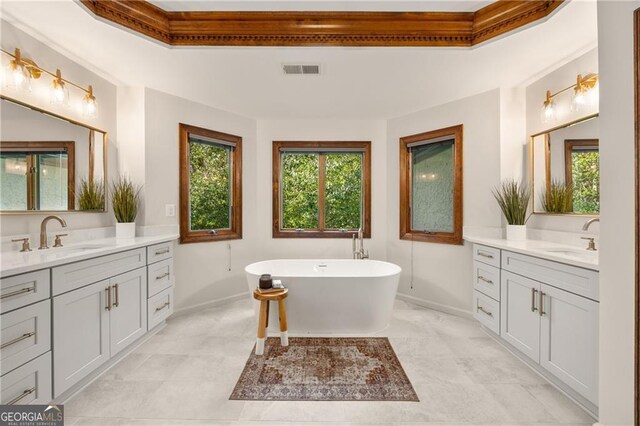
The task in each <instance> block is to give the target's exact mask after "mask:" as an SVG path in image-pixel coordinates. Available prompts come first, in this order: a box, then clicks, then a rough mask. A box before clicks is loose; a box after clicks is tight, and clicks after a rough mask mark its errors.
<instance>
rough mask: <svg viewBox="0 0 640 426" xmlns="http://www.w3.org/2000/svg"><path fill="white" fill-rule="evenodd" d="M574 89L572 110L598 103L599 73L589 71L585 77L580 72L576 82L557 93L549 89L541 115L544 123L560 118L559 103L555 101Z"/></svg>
mask: <svg viewBox="0 0 640 426" xmlns="http://www.w3.org/2000/svg"><path fill="white" fill-rule="evenodd" d="M572 89H573V96H572V98H571V110H572V111H580V110H581V109H582V108H584V107H585V106H588V105H596V104H597V103H598V74H594V73H589V74H587V75H585V76H584V77H583V76H582V74H578V76H577V77H576V83H575V84H572V85H571V86H569V87H565V88H564V89H562V90H560V91H558V92H556V93H551V91H549V90H547V93H546V95H545V100H544V103H543V105H542V113H541V117H540V118H541V120H542V122H543V123H549V122H552V121H555V120H557V119H558V105H557V103H556V102H555V98H556V97H557V96H558V95H561V94H562V93H564V92H567V91H569V90H572Z"/></svg>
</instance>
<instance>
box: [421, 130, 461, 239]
mask: <svg viewBox="0 0 640 426" xmlns="http://www.w3.org/2000/svg"><path fill="white" fill-rule="evenodd" d="M453 162H454V160H453V140H448V141H444V142H437V143H431V144H426V145H419V146H416V147H414V148H411V175H412V177H411V179H412V182H411V188H412V194H411V201H412V203H411V204H412V208H411V211H412V214H411V228H412V229H417V230H424V231H429V232H453V185H454V175H453Z"/></svg>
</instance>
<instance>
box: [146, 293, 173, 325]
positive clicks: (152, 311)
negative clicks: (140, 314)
mask: <svg viewBox="0 0 640 426" xmlns="http://www.w3.org/2000/svg"><path fill="white" fill-rule="evenodd" d="M147 309H148V318H147V324H148V329H149V330H151V329H152V328H153V327H155V326H156V325H158V324H160V323H161V322H162V321H164V320H165V319H167V317H168V316H169V315H171V314H172V313H173V286H172V287H169V288H168V289H166V290H164V291H162V292H160V293H158V294H156V295H155V296H153V297H151V298H150V299H149V303H148V304H147Z"/></svg>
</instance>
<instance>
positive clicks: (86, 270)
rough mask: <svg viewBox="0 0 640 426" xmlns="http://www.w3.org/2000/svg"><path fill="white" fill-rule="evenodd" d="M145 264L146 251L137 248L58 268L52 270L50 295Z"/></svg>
mask: <svg viewBox="0 0 640 426" xmlns="http://www.w3.org/2000/svg"><path fill="white" fill-rule="evenodd" d="M146 263H147V256H146V250H145V249H144V248H139V249H135V250H128V251H123V252H120V253H114V254H109V255H107V256H101V257H96V258H93V259H88V260H83V261H81V262H76V263H70V264H68V265H63V266H58V267H55V268H53V269H52V286H51V287H52V293H53V295H54V296H56V295H58V294H62V293H66V292H67V291H71V290H74V289H76V288H80V287H82V286H85V285H87V284H92V283H95V282H98V281H101V280H104V279H107V278H110V277H113V276H114V275H118V274H122V273H124V272H127V271H132V270H134V269H137V268H140V267H142V266H145V265H146Z"/></svg>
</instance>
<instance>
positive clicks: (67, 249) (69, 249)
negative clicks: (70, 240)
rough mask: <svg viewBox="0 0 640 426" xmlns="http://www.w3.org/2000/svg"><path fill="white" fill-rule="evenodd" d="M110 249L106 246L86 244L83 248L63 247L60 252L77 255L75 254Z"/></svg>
mask: <svg viewBox="0 0 640 426" xmlns="http://www.w3.org/2000/svg"><path fill="white" fill-rule="evenodd" d="M107 247H109V246H108V245H106V244H84V245H81V246H70V247H62V248H60V249H58V250H60V251H64V252H65V253H75V252H83V251H87V250H97V249H101V248H107Z"/></svg>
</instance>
